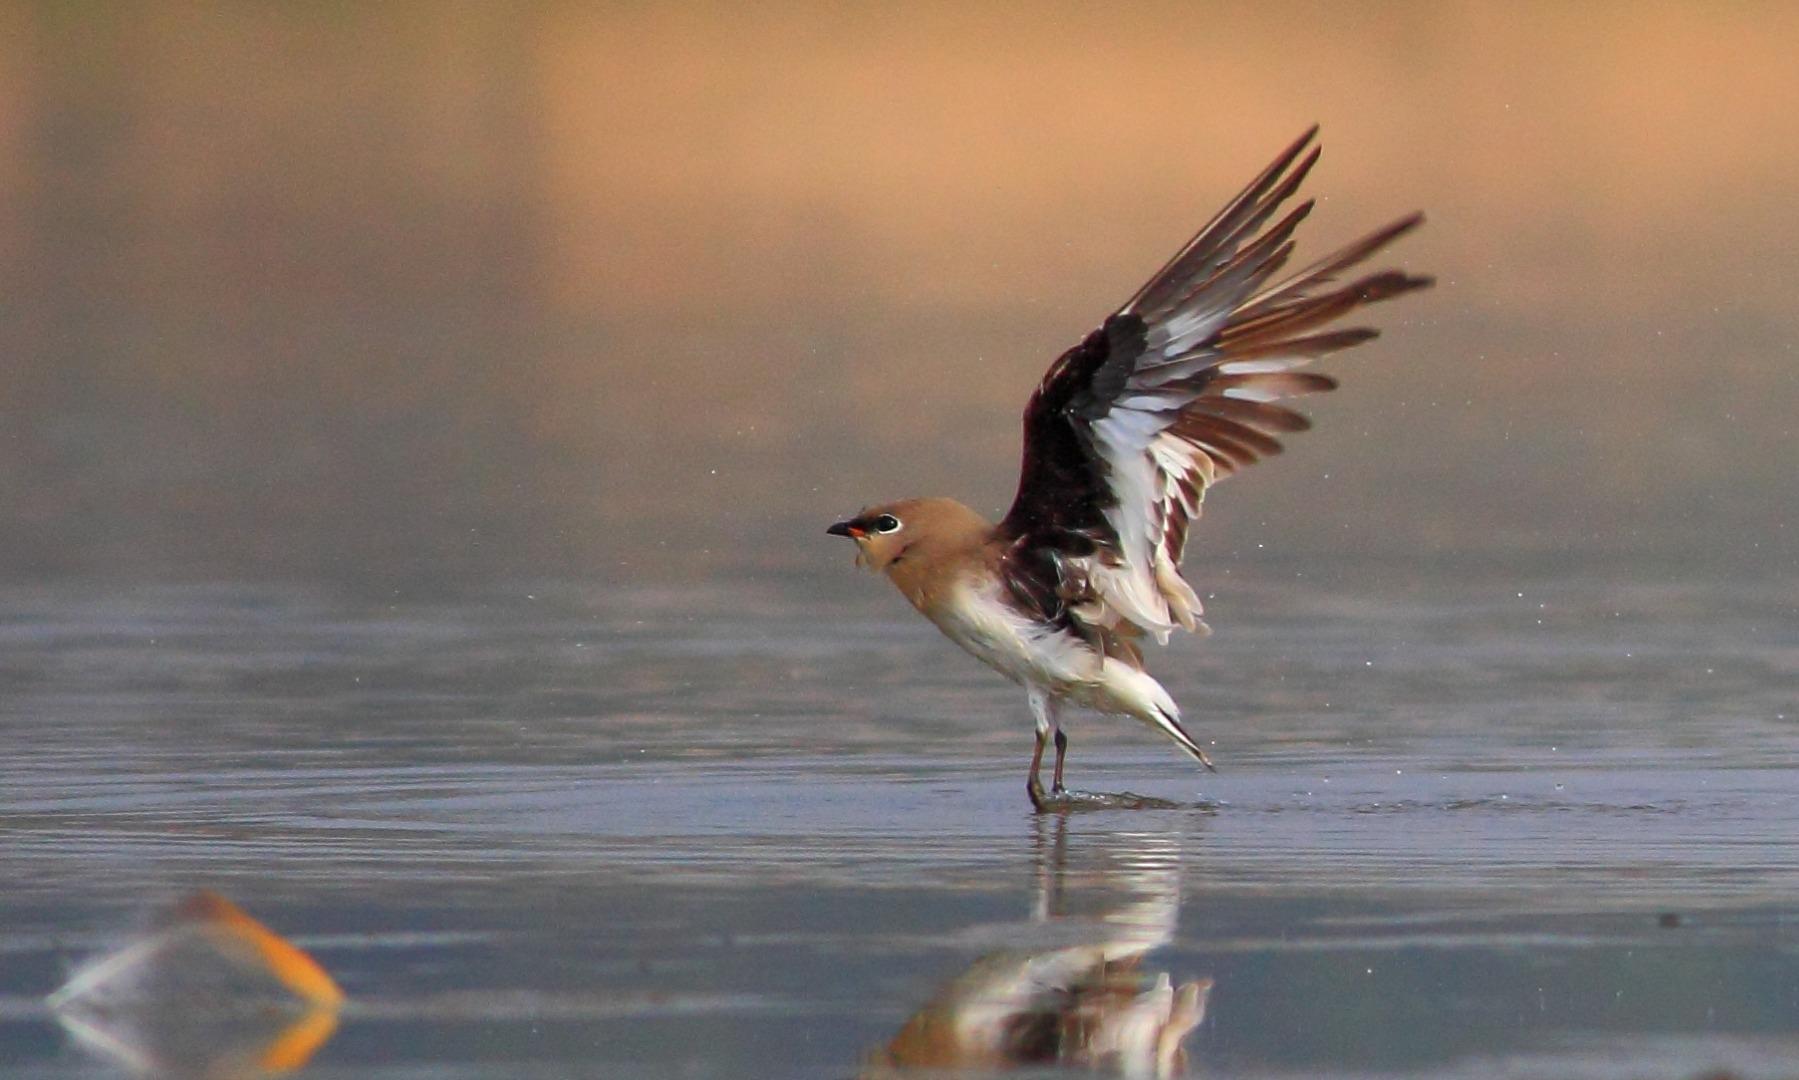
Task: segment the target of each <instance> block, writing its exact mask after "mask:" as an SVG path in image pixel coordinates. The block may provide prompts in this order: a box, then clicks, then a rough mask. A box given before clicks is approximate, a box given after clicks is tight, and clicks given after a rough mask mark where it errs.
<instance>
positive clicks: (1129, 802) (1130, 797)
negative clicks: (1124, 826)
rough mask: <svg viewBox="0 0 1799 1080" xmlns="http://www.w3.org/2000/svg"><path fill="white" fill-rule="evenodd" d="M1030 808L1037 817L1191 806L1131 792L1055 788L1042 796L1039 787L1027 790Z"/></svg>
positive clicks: (1175, 808)
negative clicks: (1087, 811)
mask: <svg viewBox="0 0 1799 1080" xmlns="http://www.w3.org/2000/svg"><path fill="white" fill-rule="evenodd" d="M1030 793H1031V805H1032V806H1035V807H1036V808H1037V812H1038V813H1040V814H1062V813H1068V812H1071V811H1075V810H1183V809H1187V808H1188V807H1190V806H1192V805H1195V804H1191V803H1179V802H1174V801H1172V800H1169V799H1160V798H1157V797H1156V796H1154V795H1138V794H1137V793H1136V792H1133V791H1118V792H1108V791H1077V790H1075V789H1074V788H1065V787H1060V786H1057V787H1055V788H1053V789H1051V790H1050V791H1048V792H1045V791H1044V790H1043V788H1042V786H1041V785H1038V786H1036V787H1033V788H1031V789H1030Z"/></svg>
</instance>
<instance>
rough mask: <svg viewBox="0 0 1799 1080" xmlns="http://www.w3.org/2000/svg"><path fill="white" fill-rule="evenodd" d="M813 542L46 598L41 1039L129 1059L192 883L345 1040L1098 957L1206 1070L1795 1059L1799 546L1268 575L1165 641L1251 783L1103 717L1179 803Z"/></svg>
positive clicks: (34, 706)
mask: <svg viewBox="0 0 1799 1080" xmlns="http://www.w3.org/2000/svg"><path fill="white" fill-rule="evenodd" d="M817 574H818V569H817V568H816V567H809V568H806V569H805V570H804V571H803V572H802V571H801V570H798V569H794V570H777V571H769V570H767V569H766V568H764V569H763V570H762V571H761V572H759V573H756V574H754V575H746V576H744V577H742V578H739V579H736V580H735V581H733V582H731V583H728V584H696V585H692V586H681V587H666V586H647V585H640V586H633V587H629V588H618V587H611V588H600V587H598V586H594V585H592V584H582V583H573V582H554V581H551V582H529V583H519V584H517V585H515V586H513V587H508V588H495V589H491V590H488V591H484V592H480V593H473V594H461V595H448V596H417V595H401V594H394V595H384V596H376V597H371V596H369V595H368V594H367V593H366V592H365V593H361V594H355V593H349V592H345V591H331V590H323V589H317V588H302V587H297V586H275V585H209V586H203V587H202V586H155V587H147V586H131V587H119V586H108V585H102V584H98V583H91V582H87V583H83V582H75V583H64V584H55V585H40V586H35V587H29V588H17V587H15V588H12V589H11V590H10V591H9V592H8V593H7V595H6V597H5V602H4V605H3V609H4V610H5V611H6V612H7V613H8V615H7V617H6V618H5V620H4V622H3V623H0V688H3V695H0V735H3V736H4V737H5V739H6V743H7V745H8V747H9V748H10V752H9V753H8V754H7V755H6V756H5V759H4V761H3V762H0V792H3V795H0V813H3V815H4V817H3V821H0V827H3V829H4V832H3V834H0V881H3V882H4V887H3V888H0V953H3V954H4V960H3V962H0V1066H3V1067H4V1072H5V1075H7V1076H9V1077H29V1078H51V1077H54V1078H65V1077H76V1076H83V1077H85V1076H112V1075H117V1073H116V1072H115V1071H114V1067H113V1066H111V1065H109V1064H107V1063H105V1062H104V1061H102V1060H101V1059H99V1058H97V1057H95V1056H93V1055H92V1054H90V1053H88V1052H86V1051H83V1050H81V1049H79V1048H78V1047H76V1046H75V1045H73V1044H72V1043H71V1042H70V1039H69V1037H68V1036H67V1035H65V1034H64V1033H63V1032H62V1031H61V1030H59V1028H58V1026H57V1025H56V1023H55V1022H54V1020H53V1019H52V1017H51V1016H50V1014H49V1013H48V1012H47V1010H46V1009H45V1008H44V1006H43V1004H42V997H43V995H44V994H46V993H48V992H49V991H51V990H52V989H54V988H55V987H56V986H57V985H58V983H60V982H61V980H62V979H63V978H64V977H65V976H66V974H67V973H68V971H69V970H70V969H71V967H72V966H73V965H75V964H76V963H78V962H79V961H80V960H82V959H84V958H86V957H88V956H90V955H93V954H94V953H96V952H98V951H100V950H102V949H104V948H106V947H107V946H108V945H110V944H112V943H115V942H117V941H118V940H119V939H120V938H121V936H122V935H124V934H125V933H126V932H127V931H129V930H130V929H131V928H133V927H134V926H136V925H138V924H139V923H140V922H141V920H142V918H143V913H144V912H145V910H146V909H147V908H149V907H151V906H152V905H154V904H155V903H156V902H158V901H160V900H165V899H167V898H169V897H171V896H174V895H176V894H178V893H180V892H181V891H184V890H186V889H189V888H194V887H200V886H205V887H211V888H215V889H217V890H219V891H221V892H223V893H225V894H226V895H228V896H230V897H231V898H233V899H234V900H236V901H237V902H238V903H240V904H241V905H243V906H244V907H245V908H247V909H248V910H250V911H251V912H252V913H253V914H255V915H256V916H257V917H259V918H261V919H262V920H264V921H265V922H267V923H268V924H270V925H271V926H273V927H275V928H276V929H278V930H280V931H282V932H284V933H286V934H288V935H290V936H291V937H292V938H293V939H294V940H295V941H296V942H297V943H298V944H300V945H302V946H303V947H305V948H307V949H308V950H310V951H311V952H312V953H313V954H314V955H315V956H316V957H317V958H318V959H319V960H320V961H321V962H322V963H323V964H324V965H325V966H326V967H327V968H328V969H329V970H330V971H331V972H332V973H333V974H334V975H336V976H337V977H338V978H339V979H340V981H341V982H342V983H343V985H344V987H345V989H346V990H347V991H348V992H349V993H350V995H351V999H352V1004H351V1006H350V1007H349V1008H348V1010H347V1011H346V1012H345V1014H344V1016H343V1022H342V1025H341V1027H340V1029H339V1030H338V1031H337V1032H336V1034H335V1036H334V1037H333V1038H332V1039H331V1040H330V1041H329V1042H328V1043H327V1044H326V1045H325V1046H324V1047H323V1048H322V1049H321V1050H320V1051H319V1052H318V1054H317V1056H316V1057H315V1059H314V1060H313V1061H312V1063H311V1064H310V1066H308V1068H307V1071H306V1075H308V1076H320V1077H334V1076H357V1077H411V1076H432V1077H463V1076H469V1077H474V1076H502V1075H503V1076H508V1077H520V1076H567V1075H637V1076H649V1075H671V1076H672V1075H680V1076H715V1075H716V1076H733V1077H738V1076H770V1077H790V1076H820V1077H841V1076H848V1075H852V1074H855V1073H856V1072H858V1071H859V1070H860V1069H862V1068H863V1067H864V1065H865V1063H868V1062H870V1061H872V1060H873V1059H874V1058H875V1057H877V1056H879V1055H880V1054H882V1053H883V1052H891V1053H897V1052H898V1051H896V1050H895V1049H894V1047H896V1046H899V1045H900V1044H901V1043H902V1042H904V1040H896V1036H898V1035H899V1034H900V1033H901V1032H902V1030H905V1031H917V1030H924V1028H921V1027H920V1026H919V1025H920V1024H923V1023H924V1020H920V1019H919V1018H920V1017H924V1018H926V1019H929V1018H932V1017H940V1016H954V1017H962V1018H966V1016H967V1015H970V1014H969V1013H968V1012H967V1011H966V1010H968V1009H971V1008H972V1009H978V1008H981V1007H986V1008H989V1009H992V1008H996V1007H998V1006H997V1004H996V1003H997V1002H999V1001H1001V1000H1002V999H1003V995H1002V994H1000V992H999V991H998V990H997V989H995V987H997V986H999V985H1000V984H1001V983H1003V982H1004V978H1005V977H1006V976H1008V975H1010V974H1011V973H1012V972H1013V971H1014V969H1015V968H1017V969H1019V970H1022V968H1019V967H1018V966H1019V965H1026V964H1030V963H1037V964H1039V966H1041V965H1042V964H1044V963H1048V962H1050V961H1046V960H1044V959H1043V958H1045V957H1051V958H1052V959H1053V958H1055V957H1066V956H1075V955H1080V954H1078V953H1077V952H1073V951H1069V950H1079V949H1082V948H1088V947H1092V948H1099V949H1102V950H1103V949H1107V948H1111V949H1122V950H1123V952H1124V953H1125V954H1128V955H1129V956H1130V957H1132V958H1133V964H1134V965H1135V966H1133V967H1131V970H1132V971H1133V972H1134V973H1135V977H1139V978H1140V981H1141V987H1140V988H1143V987H1147V988H1153V986H1154V984H1155V976H1157V975H1159V974H1161V973H1167V974H1168V975H1169V976H1170V978H1171V981H1172V984H1173V986H1175V987H1179V986H1181V985H1183V984H1186V983H1189V982H1191V983H1194V984H1195V985H1200V984H1201V983H1202V982H1203V980H1204V979H1208V978H1209V979H1210V980H1211V990H1210V995H1209V1001H1208V1002H1207V1009H1206V1013H1205V1018H1204V1020H1203V1022H1201V1023H1199V1025H1198V1026H1197V1027H1196V1028H1195V1029H1194V1030H1193V1031H1192V1032H1191V1034H1190V1035H1188V1036H1187V1038H1186V1040H1185V1047H1186V1051H1187V1055H1188V1058H1189V1059H1190V1062H1189V1063H1190V1069H1191V1071H1192V1072H1194V1073H1200V1074H1211V1075H1245V1076H1247V1075H1284V1074H1301V1073H1303V1074H1308V1075H1321V1074H1328V1075H1357V1076H1365V1075H1433V1076H1440V1075H1449V1076H1462V1075H1468V1076H1475V1075H1479V1076H1494V1075H1517V1076H1550V1075H1553V1076H1595V1077H1610V1076H1657V1077H1659V1076H1668V1077H1684V1076H1690V1075H1694V1074H1697V1073H1699V1072H1700V1071H1702V1070H1706V1069H1711V1068H1720V1067H1722V1068H1730V1069H1734V1070H1737V1071H1740V1072H1743V1073H1745V1074H1749V1075H1792V1074H1795V1073H1799V1066H1796V1065H1794V1064H1793V1062H1795V1061H1799V900H1796V899H1795V897H1799V830H1796V829H1794V827H1793V822H1794V821H1795V819H1796V818H1799V773H1796V772H1795V771H1794V770H1795V766H1799V714H1796V713H1795V711H1794V710H1795V699H1796V698H1799V694H1796V693H1795V690H1796V689H1799V615H1796V612H1799V591H1796V586H1795V584H1794V583H1793V582H1792V581H1790V580H1783V579H1780V578H1777V577H1776V578H1770V579H1768V580H1761V581H1745V580H1740V579H1732V580H1711V579H1707V578H1705V577H1703V576H1702V575H1698V574H1696V573H1692V572H1686V573H1684V574H1683V573H1682V572H1679V571H1672V572H1655V573H1638V574H1634V575H1630V576H1621V575H1618V574H1614V573H1610V572H1581V573H1578V574H1575V573H1565V574H1559V575H1558V574H1554V573H1537V574H1523V575H1520V574H1519V573H1517V572H1515V571H1513V572H1508V573H1505V574H1500V573H1497V572H1490V571H1485V570H1482V569H1481V568H1478V567H1476V568H1470V567H1465V566H1458V567H1444V566H1431V565H1423V566H1405V567H1399V566H1391V565H1389V566H1382V565H1378V564H1369V565H1367V566H1363V567H1350V568H1346V569H1344V570H1343V571H1342V572H1340V574H1339V575H1338V577H1336V578H1334V579H1330V580H1320V579H1317V578H1308V577H1305V576H1304V575H1303V572H1301V571H1293V570H1287V569H1283V568H1282V567H1280V566H1279V565H1277V564H1268V565H1260V566H1258V567H1255V568H1242V567H1238V568H1236V570H1235V572H1234V573H1233V574H1232V575H1230V576H1228V577H1226V578H1223V579H1220V580H1218V581H1215V582H1213V584H1214V585H1216V586H1217V588H1216V590H1215V593H1216V595H1215V596H1214V597H1213V598H1212V599H1210V600H1209V601H1208V605H1209V608H1210V615H1211V617H1212V620H1213V622H1214V624H1215V625H1216V626H1217V627H1218V628H1219V633H1218V634H1217V635H1216V636H1214V637H1213V638H1212V639H1211V640H1210V641H1208V642H1206V643H1204V644H1194V643H1192V642H1190V641H1189V642H1182V643H1177V644H1176V645H1175V646H1174V647H1173V648H1171V649H1170V650H1169V651H1168V652H1167V653H1165V654H1163V655H1161V656H1158V657H1156V658H1154V659H1153V660H1152V664H1153V667H1154V669H1155V670H1156V671H1157V672H1158V673H1160V674H1161V675H1162V676H1163V678H1164V680H1165V681H1166V682H1167V683H1168V685H1169V686H1170V689H1171V690H1172V691H1173V692H1174V694H1175V696H1176V697H1177V698H1178V699H1180V700H1181V701H1182V702H1183V703H1184V705H1185V706H1186V708H1187V710H1188V715H1189V717H1190V719H1191V721H1192V723H1191V726H1192V727H1193V728H1194V729H1195V731H1196V733H1200V734H1201V738H1202V740H1203V741H1206V742H1208V744H1209V747H1210V749H1211V750H1212V751H1213V752H1214V756H1215V757H1216V758H1217V760H1218V761H1219V764H1220V771H1219V772H1218V773H1217V774H1216V775H1206V774H1203V773H1200V772H1198V771H1196V770H1195V769H1194V768H1192V767H1191V765H1190V764H1189V763H1188V762H1186V761H1185V760H1184V759H1183V758H1181V757H1180V756H1179V755H1177V754H1175V753H1174V752H1173V751H1172V750H1171V749H1170V748H1168V747H1167V746H1165V745H1163V744H1161V743H1159V742H1157V741H1156V739H1155V738H1154V737H1153V736H1152V735H1150V734H1149V733H1147V732H1144V731H1140V730H1138V729H1135V728H1133V727H1131V726H1129V725H1127V724H1125V723H1124V722H1121V721H1110V720H1100V719H1097V718H1093V719H1089V718H1085V717H1082V718H1078V719H1077V721H1076V724H1075V726H1074V728H1073V730H1072V735H1073V748H1072V751H1071V756H1070V780H1071V782H1072V783H1074V784H1075V785H1077V786H1080V787H1084V788H1091V789H1102V790H1119V789H1122V788H1129V789H1130V790H1132V791H1137V792H1141V793H1144V794H1147V795H1153V796H1158V797H1161V798H1167V799H1172V800H1177V801H1180V802H1182V803H1185V804H1188V805H1187V806H1186V808H1183V809H1177V810H1146V811H1134V812H1127V811H1099V812H1086V813H1076V814H1070V815H1066V816H1060V817H1038V816H1036V815H1033V814H1032V813H1031V812H1030V810H1029V806H1028V803H1027V802H1026V800H1025V797H1024V792H1023V790H1022V788H1023V775H1022V773H1023V767H1024V764H1025V761H1026V757H1027V755H1028V750H1029V725H1028V718H1027V715H1026V713H1025V710H1024V708H1023V703H1022V701H1021V700H1019V695H1018V694H1017V691H1016V690H1015V689H1014V688H1012V687H1010V686H1009V685H1007V684H1005V683H1003V682H1001V681H1000V680H998V679H997V678H995V677H993V676H991V675H990V674H988V673H986V672H985V671H983V670H982V669H980V668H978V667H977V666H976V665H975V664H974V663H973V662H972V661H967V660H965V659H963V658H962V657H960V656H959V655H958V654H956V653H955V652H954V651H953V650H952V648H951V647H950V646H948V645H947V644H946V643H944V642H942V641H941V640H940V639H938V638H937V637H936V635H935V634H934V633H933V632H932V631H931V630H930V629H929V628H928V627H926V626H924V625H923V624H922V623H921V622H919V621H917V620H916V619H915V617H913V616H911V615H910V613H909V612H907V611H905V610H904V609H903V606H902V605H901V604H900V603H899V602H898V600H897V599H896V598H894V597H892V596H889V595H887V593H886V592H885V591H884V590H885V587H884V586H882V585H880V583H878V582H872V581H867V580H858V579H856V578H854V577H850V576H849V571H848V570H847V569H842V572H841V576H842V580H836V579H833V580H831V581H830V582H828V583H826V584H823V585H821V584H819V583H818V581H817V579H816V577H817ZM744 581H748V582H750V583H749V584H742V582H744ZM1121 941H1122V942H1124V944H1122V945H1120V944H1119V942H1121ZM1127 966H1129V965H1127ZM971 988H972V990H971ZM971 1003H972V1004H971ZM1039 1004H1040V1003H1039ZM958 1010H963V1011H960V1012H959V1011H958ZM913 1021H917V1023H913ZM928 1026H929V1025H928V1024H926V1025H925V1027H928ZM884 1048H885V1051H884ZM939 1049H941V1047H939Z"/></svg>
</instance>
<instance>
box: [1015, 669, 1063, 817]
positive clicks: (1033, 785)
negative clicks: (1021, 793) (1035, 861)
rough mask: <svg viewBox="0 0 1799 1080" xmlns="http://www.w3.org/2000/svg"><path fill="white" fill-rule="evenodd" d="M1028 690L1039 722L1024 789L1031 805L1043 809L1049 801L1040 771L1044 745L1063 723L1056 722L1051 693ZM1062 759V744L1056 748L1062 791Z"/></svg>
mask: <svg viewBox="0 0 1799 1080" xmlns="http://www.w3.org/2000/svg"><path fill="white" fill-rule="evenodd" d="M1027 690H1028V691H1029V700H1030V703H1031V718H1032V719H1033V720H1035V721H1036V722H1037V749H1036V750H1035V751H1034V752H1033V753H1032V754H1031V775H1030V778H1029V779H1028V780H1026V781H1025V785H1024V790H1025V793H1026V794H1028V795H1030V797H1031V805H1032V806H1034V807H1036V808H1037V809H1039V810H1042V809H1043V808H1044V807H1045V806H1046V805H1048V802H1049V800H1048V799H1046V798H1044V795H1043V780H1042V779H1041V778H1040V776H1039V772H1040V770H1041V769H1042V767H1043V747H1044V744H1045V743H1047V742H1049V733H1050V732H1052V731H1056V732H1060V731H1061V725H1060V724H1058V723H1057V722H1056V703H1055V701H1054V700H1053V699H1052V698H1051V697H1050V696H1049V694H1048V693H1047V692H1045V691H1043V690H1040V689H1038V688H1037V687H1035V686H1031V687H1027ZM1061 760H1062V752H1061V746H1060V745H1058V746H1057V748H1056V774H1055V784H1056V790H1057V791H1060V790H1061V788H1062V769H1061Z"/></svg>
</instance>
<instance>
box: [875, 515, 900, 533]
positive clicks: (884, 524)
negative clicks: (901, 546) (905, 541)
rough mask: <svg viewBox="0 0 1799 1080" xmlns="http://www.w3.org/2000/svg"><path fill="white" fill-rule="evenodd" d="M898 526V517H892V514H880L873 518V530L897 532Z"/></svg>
mask: <svg viewBox="0 0 1799 1080" xmlns="http://www.w3.org/2000/svg"><path fill="white" fill-rule="evenodd" d="M899 527H900V519H899V518H896V517H894V516H893V515H892V514H882V515H881V516H880V517H878V518H875V532H878V533H890V532H898V531H899Z"/></svg>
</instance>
